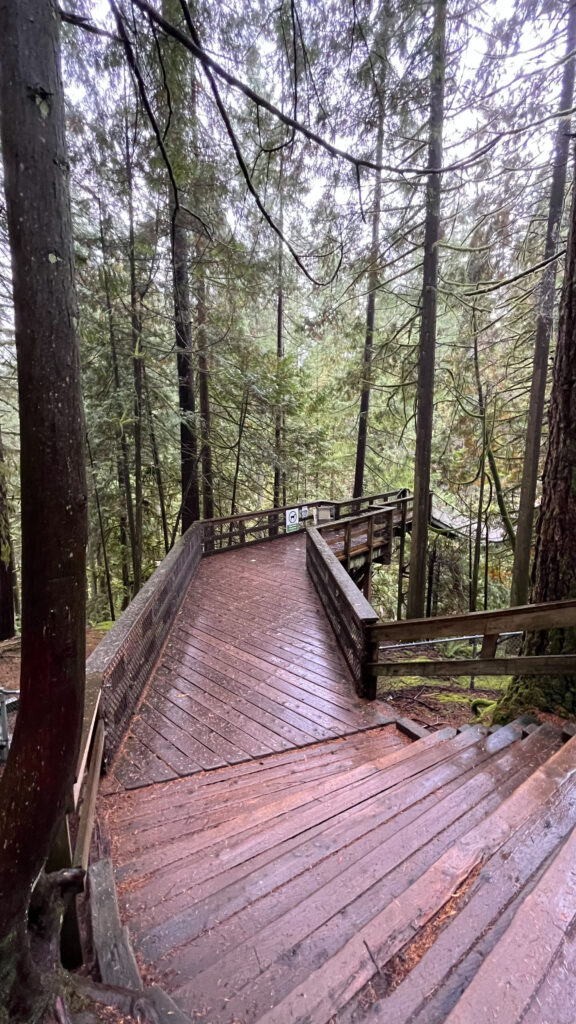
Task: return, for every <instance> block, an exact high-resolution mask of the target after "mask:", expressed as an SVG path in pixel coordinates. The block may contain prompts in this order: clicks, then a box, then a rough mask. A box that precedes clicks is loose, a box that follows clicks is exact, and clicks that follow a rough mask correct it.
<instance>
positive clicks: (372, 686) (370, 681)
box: [361, 626, 380, 700]
mask: <svg viewBox="0 0 576 1024" xmlns="http://www.w3.org/2000/svg"><path fill="white" fill-rule="evenodd" d="M379 648H380V641H379V640H378V637H376V638H375V639H374V638H373V634H372V632H371V630H370V627H366V626H365V627H364V649H365V652H366V653H365V659H364V667H363V670H362V694H361V696H363V697H365V698H366V700H376V692H377V687H378V676H377V674H376V672H374V671H373V670H372V669H371V668H370V667H369V666H370V665H371V664H376V663H377V661H378V655H379Z"/></svg>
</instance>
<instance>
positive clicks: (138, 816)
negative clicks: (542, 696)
mask: <svg viewBox="0 0 576 1024" xmlns="http://www.w3.org/2000/svg"><path fill="white" fill-rule="evenodd" d="M575 748H576V740H571V741H570V742H569V743H568V744H566V745H562V742H561V737H560V733H559V731H558V730H556V729H554V728H552V727H550V726H546V725H544V726H542V727H540V728H539V729H537V730H536V731H535V732H533V733H532V734H531V735H530V736H528V737H527V738H521V733H520V731H519V730H518V729H516V728H514V727H507V728H506V729H502V730H500V731H499V732H498V733H495V734H492V735H489V736H486V735H485V731H484V730H482V729H478V728H474V729H469V730H465V731H464V732H463V733H461V734H459V735H454V730H450V729H447V730H444V731H443V732H442V733H436V734H434V735H433V736H430V737H428V738H426V739H423V740H420V741H419V742H417V743H412V744H408V745H403V746H399V745H398V734H396V733H395V732H394V729H393V727H391V726H388V727H382V728H380V729H376V730H370V731H368V732H367V733H364V734H356V735H354V736H351V737H348V738H345V739H340V740H336V741H328V742H327V743H321V744H318V745H317V746H315V747H311V748H306V749H305V750H298V751H291V752H288V753H284V754H279V755H273V756H271V757H268V758H263V759H262V760H260V761H251V762H249V763H247V764H244V765H240V766H236V767H233V768H225V769H220V770H216V771H214V772H207V773H205V774H203V775H193V776H191V777H189V778H187V779H181V780H177V781H173V782H167V783H160V784H156V785H153V786H149V787H146V788H141V789H139V790H138V791H132V792H126V791H125V792H124V793H122V794H119V795H117V796H112V797H109V798H108V799H107V800H105V801H103V803H104V804H105V805H106V806H105V807H103V808H102V813H105V814H106V817H107V822H108V828H109V832H110V834H111V835H112V837H113V843H112V855H113V861H114V863H115V865H116V875H117V884H118V892H119V904H120V908H121V913H122V916H123V920H124V921H125V922H126V923H127V924H128V926H129V929H130V933H131V935H132V938H133V942H134V945H135V948H136V951H137V953H138V954H139V955H140V957H141V958H142V960H143V961H144V962H145V963H147V964H148V965H150V966H151V968H152V970H153V972H154V976H155V977H156V978H157V979H158V981H159V983H160V984H161V985H162V987H163V988H164V989H165V990H167V991H169V992H170V993H171V995H172V996H173V998H174V999H175V1001H176V1002H177V1004H178V1005H179V1006H180V1007H181V1008H182V1010H183V1011H184V1012H185V1013H186V1014H187V1015H188V1017H189V1019H190V1020H191V1021H194V1022H202V1024H230V1022H232V1021H234V1022H239V1021H241V1022H242V1024H256V1022H261V1024H286V1022H290V1024H329V1022H333V1021H338V1022H341V1024H344V1022H346V1024H353V1022H359V1021H362V1020H364V1019H366V1020H368V1021H371V1022H372V1021H374V1022H375V1021H381V1022H386V1024H407V1022H408V1021H410V1022H413V1021H414V1022H418V1024H433V1022H441V1021H444V1020H449V1021H450V1022H454V1024H455V1022H458V1024H485V1022H486V1021H496V1020H497V1021H501V1022H503V1024H512V1022H515V1021H520V1020H521V1019H522V1020H524V1017H523V1016H522V1013H523V1012H524V1009H530V1013H531V1016H529V1017H528V1018H527V1019H529V1020H533V1021H534V1024H543V1021H548V1020H549V1021H550V1024H560V1021H561V1020H563V1018H561V1017H556V1016H551V1017H550V1018H548V1017H547V1016H539V1015H538V1012H539V1011H538V999H539V998H540V992H541V983H543V982H544V981H547V979H548V977H549V972H550V969H552V968H553V974H552V975H550V977H553V976H555V977H556V982H555V983H552V982H550V981H547V988H546V993H547V995H546V998H547V999H548V1001H549V1002H550V1005H552V1006H554V1005H557V1002H558V999H559V985H561V984H564V982H563V981H562V978H563V972H564V971H565V969H566V964H567V963H568V964H569V966H570V969H571V970H572V969H573V968H574V966H575V956H574V944H573V937H572V935H573V933H572V927H571V921H572V920H573V919H576V918H575V901H574V896H575V895H576V889H575V887H576V872H575V870H574V864H575V863H576V860H575V856H574V854H575V851H574V845H575V840H574V835H575V833H574V831H573V830H574V826H575V825H576V777H575V775H574V763H575V753H576V750H575ZM515 971H516V972H520V971H521V972H523V973H522V974H521V980H520V982H519V988H518V989H515V988H512V989H511V988H510V985H509V978H510V977H511V976H513V975H514V972H515ZM555 1000H556V1003H555V1002H554V1001H555ZM487 1005H489V1006H490V1007H491V1009H490V1013H488V1012H487V1011H486V1006H487ZM508 1011H509V1012H508Z"/></svg>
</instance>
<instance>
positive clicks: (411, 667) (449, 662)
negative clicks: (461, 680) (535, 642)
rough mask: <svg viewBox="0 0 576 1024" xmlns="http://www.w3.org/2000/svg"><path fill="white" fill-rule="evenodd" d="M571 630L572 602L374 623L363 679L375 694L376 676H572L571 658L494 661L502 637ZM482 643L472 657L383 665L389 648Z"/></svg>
mask: <svg viewBox="0 0 576 1024" xmlns="http://www.w3.org/2000/svg"><path fill="white" fill-rule="evenodd" d="M566 628H576V600H569V601H553V602H549V603H547V604H535V605H522V606H520V607H518V608H503V609H498V610H496V611H487V612H470V613H468V614H464V615H446V616H439V617H437V618H430V619H411V620H408V621H406V622H379V623H376V624H373V625H371V626H368V627H367V630H366V632H367V645H368V660H367V663H366V666H365V673H366V676H367V678H368V679H369V680H372V681H373V682H372V684H371V685H368V689H370V690H371V692H375V688H376V680H377V678H378V677H379V676H389V677H390V676H424V677H429V678H430V677H432V678H437V679H444V678H449V677H451V676H472V675H474V676H481V675H534V676H547V675H572V674H576V655H573V654H567V655H566V654H552V655H537V656H530V657H528V656H519V657H507V656H503V657H500V658H497V657H496V649H497V645H498V639H499V637H500V635H501V634H502V633H511V632H522V633H524V632H531V633H532V632H538V631H539V630H544V629H566ZM470 636H472V637H482V645H481V648H480V651H479V653H478V656H477V657H473V658H466V659H461V658H459V659H444V660H439V661H421V660H420V661H419V660H406V661H402V662H397V661H394V662H392V661H387V660H386V651H387V649H390V648H391V647H396V648H397V647H401V646H402V644H403V643H405V644H412V643H418V642H424V641H434V640H442V639H451V640H458V639H459V638H462V639H468V638H470Z"/></svg>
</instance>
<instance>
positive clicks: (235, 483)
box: [230, 385, 249, 516]
mask: <svg viewBox="0 0 576 1024" xmlns="http://www.w3.org/2000/svg"><path fill="white" fill-rule="evenodd" d="M248 399H249V391H248V387H247V386H246V385H244V392H243V394H242V402H241V405H240V419H239V421H238V440H237V442H236V463H235V466H234V479H233V481H232V498H231V500H230V515H231V516H235V515H236V513H237V511H238V509H237V508H236V495H237V493H238V477H239V475H240V459H241V456H242V438H243V437H244V427H245V425H246V417H247V415H248Z"/></svg>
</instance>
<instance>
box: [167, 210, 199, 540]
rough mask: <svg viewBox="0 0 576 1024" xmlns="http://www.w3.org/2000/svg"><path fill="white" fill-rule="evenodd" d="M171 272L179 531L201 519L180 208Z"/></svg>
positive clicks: (175, 218)
mask: <svg viewBox="0 0 576 1024" xmlns="http://www.w3.org/2000/svg"><path fill="white" fill-rule="evenodd" d="M172 217H173V221H172V276H173V282H174V325H175V331H176V360H177V366H178V398H179V403H180V467H181V477H182V484H181V486H182V533H185V532H186V530H187V529H188V527H189V526H191V525H192V523H194V522H196V520H197V519H200V493H199V489H198V438H197V434H196V402H195V398H194V371H193V366H192V331H191V326H190V324H191V317H190V282H189V275H188V264H189V261H190V251H189V244H188V233H187V231H186V228H185V227H184V226H183V224H182V216H181V211H179V210H177V211H174V209H172Z"/></svg>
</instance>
